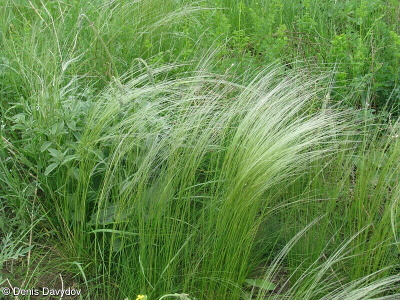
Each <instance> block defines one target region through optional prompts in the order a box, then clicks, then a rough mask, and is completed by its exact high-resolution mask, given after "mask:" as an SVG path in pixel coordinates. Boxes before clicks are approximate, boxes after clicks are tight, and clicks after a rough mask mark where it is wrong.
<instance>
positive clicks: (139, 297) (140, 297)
mask: <svg viewBox="0 0 400 300" xmlns="http://www.w3.org/2000/svg"><path fill="white" fill-rule="evenodd" d="M146 299H147V296H146V295H137V297H136V300H146Z"/></svg>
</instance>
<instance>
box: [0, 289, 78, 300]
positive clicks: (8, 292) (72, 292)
mask: <svg viewBox="0 0 400 300" xmlns="http://www.w3.org/2000/svg"><path fill="white" fill-rule="evenodd" d="M1 294H3V295H4V296H58V297H61V298H62V297H64V296H79V295H80V294H81V290H79V289H74V288H70V287H69V288H66V289H51V288H47V287H42V288H32V289H22V288H19V287H2V288H0V295H1Z"/></svg>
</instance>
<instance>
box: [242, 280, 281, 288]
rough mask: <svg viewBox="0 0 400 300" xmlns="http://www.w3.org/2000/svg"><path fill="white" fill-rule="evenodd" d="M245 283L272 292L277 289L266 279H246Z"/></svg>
mask: <svg viewBox="0 0 400 300" xmlns="http://www.w3.org/2000/svg"><path fill="white" fill-rule="evenodd" d="M244 282H245V283H247V284H248V285H251V286H255V287H258V288H260V289H263V290H267V291H272V290H274V289H275V288H276V285H275V284H273V283H272V282H270V281H267V280H264V279H246V280H245V281H244Z"/></svg>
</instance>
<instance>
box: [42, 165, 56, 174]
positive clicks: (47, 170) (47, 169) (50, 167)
mask: <svg viewBox="0 0 400 300" xmlns="http://www.w3.org/2000/svg"><path fill="white" fill-rule="evenodd" d="M58 165H59V163H52V164H50V165H49V166H48V167H47V168H46V170H45V171H44V175H45V176H47V175H49V174H50V173H51V172H52V171H53V170H54V169H55V168H57V166H58Z"/></svg>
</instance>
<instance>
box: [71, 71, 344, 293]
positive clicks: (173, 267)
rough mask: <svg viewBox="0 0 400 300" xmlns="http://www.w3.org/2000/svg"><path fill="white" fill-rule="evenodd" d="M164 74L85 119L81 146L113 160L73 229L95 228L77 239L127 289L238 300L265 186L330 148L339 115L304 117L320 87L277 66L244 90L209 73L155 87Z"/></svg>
mask: <svg viewBox="0 0 400 300" xmlns="http://www.w3.org/2000/svg"><path fill="white" fill-rule="evenodd" d="M161 71H162V69H155V70H153V71H152V75H153V76H152V77H154V78H151V79H149V78H148V75H144V76H139V77H136V78H134V79H132V80H131V81H130V82H128V83H126V84H125V85H124V86H123V88H122V89H120V88H117V89H115V88H112V87H111V88H110V90H108V91H106V92H104V93H103V95H102V96H100V97H99V99H98V100H97V101H96V105H95V106H96V107H95V108H94V109H93V111H92V112H91V113H90V115H89V117H88V121H87V130H86V131H85V133H84V134H83V137H82V140H81V141H82V142H83V141H87V142H85V143H84V144H82V146H81V147H80V149H82V151H84V152H85V153H87V154H86V155H89V156H90V155H92V154H90V153H94V152H96V151H101V152H102V153H104V157H105V158H104V160H102V161H101V162H100V161H99V162H98V164H97V166H98V165H99V164H102V165H103V167H102V171H101V172H100V174H99V176H100V179H99V181H98V188H97V190H96V196H95V198H94V201H93V202H92V204H89V205H88V204H86V206H84V204H82V205H81V204H80V205H81V208H82V207H86V208H87V211H86V213H85V214H86V215H91V220H90V222H89V223H86V225H84V223H83V222H82V221H83V219H81V221H79V223H78V222H76V221H75V223H76V226H78V224H82V226H83V227H82V231H88V230H89V231H90V228H92V231H91V232H92V233H91V234H90V236H87V237H85V242H82V241H79V243H78V244H86V245H88V244H91V245H92V247H93V249H92V251H94V253H93V257H94V260H95V261H94V264H95V265H97V266H98V268H97V272H99V273H98V276H105V277H106V278H107V281H108V280H112V278H129V280H127V281H122V282H120V286H121V291H124V293H125V294H131V293H134V292H137V289H138V287H140V289H141V290H143V291H146V293H147V294H148V295H149V297H153V296H156V295H161V294H162V293H163V292H166V291H171V292H172V291H173V290H174V289H177V288H178V289H182V291H187V292H191V291H193V290H200V291H201V292H200V293H202V294H203V295H207V296H208V297H219V298H220V299H221V297H222V295H226V296H225V297H228V298H229V297H233V298H235V297H238V295H239V293H240V290H241V288H240V286H239V285H238V283H241V282H243V280H244V279H245V278H246V276H247V275H248V273H249V271H250V259H251V250H252V248H253V246H254V239H255V233H256V232H257V230H258V226H259V224H260V223H261V222H262V220H263V218H265V216H266V211H268V207H269V205H270V204H271V203H272V202H273V201H274V199H272V198H270V197H268V191H271V190H275V189H284V188H285V187H286V186H287V185H288V184H289V183H290V182H291V181H292V180H293V178H295V177H296V174H299V173H301V172H302V170H304V168H305V166H307V165H308V164H309V163H310V162H312V161H313V160H315V159H317V158H319V157H321V155H324V154H326V153H329V149H330V148H332V145H330V141H332V139H333V138H335V137H336V136H337V135H338V134H340V128H341V126H342V125H341V124H340V122H339V121H338V119H339V118H338V117H339V115H340V114H339V113H335V112H333V111H327V110H325V111H321V112H320V113H317V114H314V115H310V114H309V113H307V112H306V108H307V105H308V103H309V101H311V100H312V98H313V97H314V96H315V95H316V88H315V87H316V85H317V84H318V80H315V79H311V78H306V76H305V75H304V74H300V73H298V74H289V75H283V73H282V71H281V70H280V69H279V68H278V67H277V66H272V67H270V69H268V70H267V71H265V72H264V74H263V75H262V76H259V78H256V79H255V80H254V82H253V83H252V84H251V85H249V86H246V87H244V86H240V85H238V84H234V83H230V82H228V81H224V80H223V79H216V78H214V77H212V76H207V75H205V73H204V72H200V73H199V74H198V75H194V76H191V77H182V78H179V76H178V79H175V80H168V79H164V80H157V74H158V73H160V72H161ZM138 78H141V79H138ZM154 79H155V80H154ZM138 80H139V82H138ZM146 80H149V81H148V82H146ZM119 84H120V83H119ZM232 90H234V91H235V92H233V93H232ZM310 91H311V92H310ZM80 161H81V162H82V167H79V168H80V169H81V168H83V167H84V166H86V165H88V164H87V162H86V159H82V158H81V159H80ZM92 166H93V167H94V164H92ZM94 173H95V171H94V170H92V171H90V172H84V173H83V174H82V176H86V179H85V180H83V182H90V181H91V180H92V179H90V178H89V177H91V176H92V174H94ZM79 181H82V180H79ZM87 188H89V187H87ZM80 193H81V192H80V189H76V193H75V194H74V196H73V199H76V201H78V199H82V195H81V194H80ZM79 201H83V200H79ZM78 227H79V226H78ZM77 231H78V230H77ZM122 266H124V267H122ZM110 292H111V291H110ZM198 296H199V297H201V294H199V295H198ZM228 298H227V299H228ZM230 299H232V298H230Z"/></svg>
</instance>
